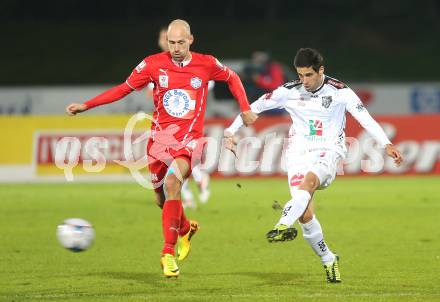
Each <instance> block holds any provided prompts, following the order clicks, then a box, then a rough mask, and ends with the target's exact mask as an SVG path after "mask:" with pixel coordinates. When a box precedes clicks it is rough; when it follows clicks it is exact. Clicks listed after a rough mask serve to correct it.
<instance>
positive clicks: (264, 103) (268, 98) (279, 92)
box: [225, 86, 289, 134]
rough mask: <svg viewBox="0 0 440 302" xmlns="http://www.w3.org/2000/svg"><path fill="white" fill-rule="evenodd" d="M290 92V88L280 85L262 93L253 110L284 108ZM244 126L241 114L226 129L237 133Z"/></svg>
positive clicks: (252, 106)
mask: <svg viewBox="0 0 440 302" xmlns="http://www.w3.org/2000/svg"><path fill="white" fill-rule="evenodd" d="M288 93H289V89H287V88H285V87H283V86H280V87H278V88H277V89H275V90H274V91H272V92H270V93H266V94H264V95H262V96H261V97H260V98H259V99H258V100H256V101H255V102H253V103H252V104H251V110H252V112H254V113H257V114H258V113H261V112H263V111H266V110H271V109H275V108H278V109H282V108H284V104H285V102H286V100H287V94H288ZM242 126H243V120H242V119H241V115H238V116H237V117H236V118H235V120H234V121H233V122H232V124H231V125H230V126H229V127H228V128H227V129H225V131H227V132H229V133H231V134H235V133H237V131H238V130H240V128H241V127H242Z"/></svg>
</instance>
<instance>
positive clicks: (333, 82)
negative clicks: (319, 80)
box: [324, 76, 348, 89]
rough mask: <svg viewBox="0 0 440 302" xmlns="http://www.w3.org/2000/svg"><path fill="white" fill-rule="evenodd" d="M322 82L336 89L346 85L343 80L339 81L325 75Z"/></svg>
mask: <svg viewBox="0 0 440 302" xmlns="http://www.w3.org/2000/svg"><path fill="white" fill-rule="evenodd" d="M324 83H325V84H328V85H331V86H333V87H335V88H336V89H344V88H347V87H348V86H347V85H345V84H344V83H343V82H341V81H339V80H337V79H334V78H331V77H328V76H325V79H324Z"/></svg>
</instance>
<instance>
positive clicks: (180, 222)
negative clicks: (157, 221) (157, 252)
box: [162, 200, 190, 255]
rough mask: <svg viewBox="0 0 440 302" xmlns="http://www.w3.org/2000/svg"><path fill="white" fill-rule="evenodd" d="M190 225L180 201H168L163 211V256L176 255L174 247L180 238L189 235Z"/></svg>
mask: <svg viewBox="0 0 440 302" xmlns="http://www.w3.org/2000/svg"><path fill="white" fill-rule="evenodd" d="M189 228H190V223H189V221H188V219H186V216H185V213H184V211H183V207H182V202H181V201H180V200H166V201H165V204H164V205H163V209H162V231H163V237H164V239H165V240H164V247H163V250H162V255H164V254H171V255H174V246H175V245H176V243H177V238H178V236H179V235H180V236H183V235H185V234H186V233H188V231H189Z"/></svg>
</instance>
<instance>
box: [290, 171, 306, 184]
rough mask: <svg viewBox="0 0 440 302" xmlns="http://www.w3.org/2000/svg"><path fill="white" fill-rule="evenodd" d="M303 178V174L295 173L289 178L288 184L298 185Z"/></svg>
mask: <svg viewBox="0 0 440 302" xmlns="http://www.w3.org/2000/svg"><path fill="white" fill-rule="evenodd" d="M303 179H304V175H303V174H300V173H298V174H295V175H293V176H292V177H291V178H290V186H291V187H296V186H299V185H300V184H301V182H302V181H303Z"/></svg>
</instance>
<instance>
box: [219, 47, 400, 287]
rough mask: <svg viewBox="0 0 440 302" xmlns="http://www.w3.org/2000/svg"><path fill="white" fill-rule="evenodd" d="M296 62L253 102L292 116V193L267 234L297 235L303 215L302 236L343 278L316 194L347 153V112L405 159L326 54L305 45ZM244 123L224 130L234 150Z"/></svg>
mask: <svg viewBox="0 0 440 302" xmlns="http://www.w3.org/2000/svg"><path fill="white" fill-rule="evenodd" d="M294 65H295V68H296V71H297V73H298V76H299V79H298V80H296V81H293V82H289V83H286V84H284V85H282V86H280V87H279V88H277V89H276V90H274V91H273V92H272V93H268V94H265V95H263V96H262V97H260V98H259V99H258V100H257V101H255V102H254V103H252V104H251V109H252V111H253V112H255V113H257V114H258V113H261V112H263V111H266V110H270V109H274V108H282V109H285V110H286V111H287V112H288V113H289V114H290V116H291V118H292V125H291V127H290V129H289V144H288V147H287V149H286V153H285V156H286V163H287V171H288V183H289V187H290V193H291V195H292V199H291V200H289V201H288V202H287V203H286V204H285V206H284V209H283V212H282V214H281V218H280V220H279V221H278V223H277V224H276V225H275V227H274V228H273V229H272V230H271V231H269V232H268V233H267V234H266V237H267V239H268V241H269V242H276V241H286V240H293V239H294V238H295V237H296V235H297V231H296V229H295V228H293V227H292V225H293V224H294V223H295V222H296V221H297V220H299V224H300V226H301V229H302V232H303V237H304V239H306V240H307V242H308V243H309V245H310V246H311V247H312V249H313V251H314V252H315V253H316V254H317V255H318V256H319V257H320V258H321V262H322V264H323V266H324V269H325V273H326V279H327V282H331V283H338V282H341V275H340V272H339V264H338V260H339V256H338V255H336V254H334V253H333V252H332V251H331V250H330V248H329V247H328V245H327V243H326V242H325V241H324V236H323V232H322V228H321V225H320V223H319V221H318V219H317V218H316V215H315V214H314V211H313V202H312V196H313V193H314V192H315V191H316V190H319V189H325V188H326V187H328V186H329V185H330V184H331V183H332V182H333V180H334V179H335V177H336V171H337V167H338V164H339V162H340V161H341V160H342V159H344V158H345V154H346V146H345V133H344V128H345V112H346V111H348V112H350V114H351V115H352V116H353V117H354V118H355V119H356V120H357V121H358V122H359V123H360V124H361V125H362V127H363V128H365V129H366V130H367V131H368V132H369V133H370V134H371V135H372V136H373V137H374V138H375V140H376V141H377V142H378V143H379V144H380V146H382V147H383V148H385V149H386V153H387V155H388V156H390V157H392V158H394V161H395V163H396V164H397V165H399V164H400V163H401V162H402V155H401V154H400V152H399V150H397V149H396V148H395V147H394V146H393V145H392V144H391V142H390V140H389V139H388V137H387V136H386V135H385V133H384V131H383V130H382V128H381V127H380V125H379V124H378V123H377V122H376V121H375V120H374V119H373V118H372V117H371V116H370V114H369V113H368V111H367V110H366V109H365V108H364V106H363V105H362V102H361V100H360V99H359V97H358V96H357V95H356V94H355V93H354V92H353V91H352V90H351V89H350V88H349V87H347V86H346V85H345V84H344V83H342V82H340V81H338V80H335V79H333V78H330V77H328V76H326V75H325V74H324V65H323V58H322V55H321V54H320V53H319V52H318V51H316V50H314V49H311V48H301V49H300V50H299V51H298V52H297V54H296V56H295V60H294ZM242 125H243V121H242V119H241V117H240V116H238V117H237V118H236V119H235V120H234V122H233V123H232V124H231V126H230V127H229V128H227V129H226V130H225V139H226V140H225V142H226V147H227V148H228V149H231V150H232V151H234V150H235V149H234V148H235V141H234V139H233V135H234V134H235V133H236V132H237V131H238V129H239V128H240V127H241V126H242Z"/></svg>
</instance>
